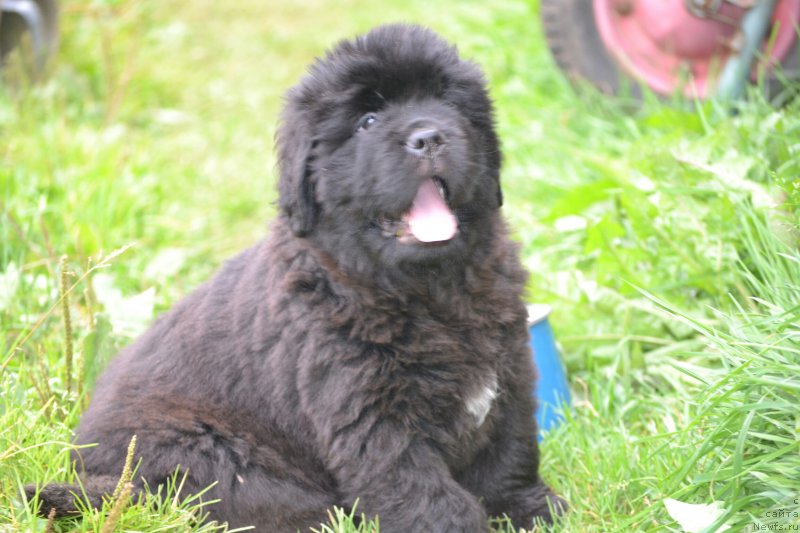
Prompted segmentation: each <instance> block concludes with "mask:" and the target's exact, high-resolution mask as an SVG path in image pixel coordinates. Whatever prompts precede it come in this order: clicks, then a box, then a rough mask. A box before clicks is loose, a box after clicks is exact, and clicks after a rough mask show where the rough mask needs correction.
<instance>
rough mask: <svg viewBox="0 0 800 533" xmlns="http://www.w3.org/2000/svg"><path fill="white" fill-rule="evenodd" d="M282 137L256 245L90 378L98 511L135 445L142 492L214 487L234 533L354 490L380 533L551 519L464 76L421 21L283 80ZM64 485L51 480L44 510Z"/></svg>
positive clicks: (325, 504)
mask: <svg viewBox="0 0 800 533" xmlns="http://www.w3.org/2000/svg"><path fill="white" fill-rule="evenodd" d="M277 150H278V156H279V169H280V184H279V189H280V216H279V217H278V219H277V221H276V222H275V223H274V225H273V227H272V232H271V236H270V237H269V238H268V239H266V240H265V241H264V242H262V243H260V244H258V245H256V246H255V247H254V248H251V249H250V250H247V251H245V252H244V253H242V254H241V255H239V256H238V257H236V258H235V259H233V260H231V261H230V262H228V263H227V264H226V265H225V266H224V267H223V268H222V269H221V271H220V272H219V273H218V274H217V275H216V277H214V278H213V279H212V280H211V281H210V282H208V283H206V284H204V285H202V286H201V287H199V288H198V289H197V290H196V291H195V292H194V293H193V294H191V295H190V296H189V297H188V298H186V299H185V300H183V302H182V303H180V304H178V305H176V306H175V308H174V309H172V310H171V311H170V312H168V313H167V314H165V315H164V316H163V317H161V318H160V319H159V320H158V321H157V322H156V323H155V325H153V327H152V328H151V329H150V330H149V331H148V332H147V333H145V334H144V335H143V336H142V338H140V339H139V340H138V341H137V342H135V343H134V344H133V345H131V346H130V347H128V348H127V349H126V350H124V351H123V352H122V353H121V354H120V355H119V356H118V357H117V358H116V359H115V360H113V361H112V362H111V364H110V365H109V367H108V369H107V370H106V372H105V373H104V374H103V376H102V377H101V378H100V379H99V381H98V383H97V388H96V391H95V393H94V398H93V400H92V403H91V406H90V407H89V409H88V411H87V412H86V414H85V415H84V416H83V419H82V421H81V423H80V425H79V426H78V429H77V442H78V443H79V444H88V443H98V445H97V446H96V447H89V448H83V449H81V450H80V451H78V452H76V453H75V456H74V459H75V461H76V463H77V466H78V469H79V471H80V472H81V477H82V479H83V481H84V486H85V488H86V491H87V495H88V497H89V500H90V502H91V503H93V504H95V505H97V504H98V503H99V502H100V501H101V498H102V497H103V495H104V494H108V493H110V492H112V491H113V489H114V486H115V484H116V478H117V477H118V476H119V473H120V471H121V468H122V465H123V463H124V458H125V452H126V448H127V446H128V443H129V441H130V439H131V436H132V435H137V438H138V445H137V450H136V451H137V454H136V455H137V458H140V459H141V465H140V467H139V470H138V473H137V475H136V478H135V484H136V488H137V490H141V487H142V486H143V483H144V482H145V481H146V483H147V484H148V485H149V486H150V487H155V486H157V485H158V484H161V483H164V482H165V480H167V479H168V477H169V476H170V475H172V474H173V473H174V472H175V471H176V469H177V468H179V469H180V470H181V471H183V472H185V473H186V474H187V480H186V485H185V487H184V489H185V490H186V491H192V492H194V491H200V490H202V489H203V488H205V487H207V486H208V485H211V484H212V483H214V482H216V483H217V484H216V485H215V486H214V487H213V488H212V489H211V490H210V491H209V492H208V493H207V494H208V497H210V498H218V499H219V500H220V501H219V502H218V503H216V504H214V505H211V506H210V507H209V508H208V510H209V512H210V517H211V518H212V519H215V520H218V521H219V522H227V523H228V524H229V525H231V526H248V525H252V526H255V528H256V529H257V530H258V531H263V532H269V533H274V532H289V531H292V532H294V531H296V530H297V529H300V530H303V531H307V530H308V528H309V527H310V526H312V527H313V526H318V525H319V523H320V522H324V521H325V519H326V510H327V509H328V508H331V507H332V506H334V505H338V506H342V507H345V508H348V507H351V506H352V505H353V504H354V502H355V500H356V499H358V501H359V503H358V510H359V511H360V512H364V513H366V514H367V516H374V515H379V516H380V523H381V530H382V531H383V532H384V533H391V532H398V533H409V532H411V533H413V532H426V533H427V532H433V533H444V532H448V533H473V532H485V531H487V530H488V525H487V518H488V517H489V516H502V515H504V514H505V515H508V516H509V517H510V518H511V520H512V521H513V522H514V525H515V526H517V527H530V526H531V524H532V520H533V519H534V518H535V517H543V518H544V519H545V520H549V519H550V512H551V508H555V509H556V510H560V509H561V508H563V503H562V501H561V500H560V499H559V498H558V497H557V496H555V495H554V494H553V493H552V492H551V491H550V489H549V488H548V487H547V486H546V485H545V484H544V483H543V482H542V480H541V478H540V477H539V474H538V466H539V457H538V450H537V443H536V426H535V421H534V400H533V398H532V396H531V390H532V385H533V382H534V368H533V363H532V360H531V355H530V350H529V348H528V333H527V328H526V310H525V306H524V305H523V302H522V299H521V296H522V294H523V287H524V283H525V277H526V276H525V272H524V271H523V269H522V267H521V266H520V262H519V260H518V250H517V246H515V245H514V244H512V243H511V242H510V241H509V240H508V237H507V231H506V228H505V225H504V223H503V220H502V218H501V216H500V212H499V207H500V204H501V203H502V195H501V193H500V183H499V169H500V149H499V146H498V140H497V137H496V134H495V131H494V123H493V116H492V105H491V102H490V100H489V97H488V95H487V91H486V88H485V82H484V78H483V76H482V74H481V72H480V69H479V68H478V67H477V66H475V65H474V64H472V63H469V62H465V61H463V60H461V59H459V57H458V55H457V52H456V49H455V48H454V47H452V46H450V45H448V44H447V43H446V42H444V41H443V40H442V39H441V38H440V37H438V36H437V35H435V34H434V33H432V32H430V31H428V30H426V29H423V28H420V27H416V26H409V25H390V26H383V27H379V28H377V29H375V30H373V31H371V32H370V33H368V34H366V35H364V36H362V37H359V38H357V39H355V40H351V41H344V42H341V43H340V44H339V45H338V46H336V47H335V48H334V49H333V50H332V51H330V52H329V53H328V54H327V55H326V56H325V57H324V58H323V59H321V60H318V61H317V62H316V63H314V64H313V65H312V66H311V68H310V72H309V74H308V75H307V76H306V77H305V78H304V79H303V80H302V81H301V82H300V83H299V85H298V86H297V87H295V88H293V89H292V90H290V91H289V93H288V96H287V101H286V107H285V110H284V112H283V115H282V122H281V126H280V129H279V131H278V134H277ZM34 493H36V491H35V490H33V489H32V488H29V496H32V495H33V494H34ZM72 493H76V494H80V490H79V489H78V488H77V487H76V486H69V485H49V486H47V487H45V488H44V489H42V490H41V491H40V492H39V493H38V495H39V498H40V500H41V502H42V507H41V510H42V512H43V513H44V514H47V513H48V512H49V510H50V509H51V508H56V510H57V512H58V513H59V514H60V515H64V514H69V513H71V512H75V504H74V502H73V496H72Z"/></svg>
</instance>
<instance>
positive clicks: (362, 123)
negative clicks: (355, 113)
mask: <svg viewBox="0 0 800 533" xmlns="http://www.w3.org/2000/svg"><path fill="white" fill-rule="evenodd" d="M377 120H378V117H377V116H376V115H375V113H367V114H366V115H364V116H363V117H361V118H360V119H358V122H357V123H356V131H364V130H366V129H369V127H370V126H372V125H373V124H375V122H377Z"/></svg>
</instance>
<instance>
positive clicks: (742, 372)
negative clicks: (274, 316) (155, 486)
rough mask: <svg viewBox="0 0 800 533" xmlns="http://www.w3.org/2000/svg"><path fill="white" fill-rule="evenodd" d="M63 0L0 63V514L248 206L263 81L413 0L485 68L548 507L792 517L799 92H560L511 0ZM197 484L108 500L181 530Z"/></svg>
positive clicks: (242, 231)
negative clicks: (531, 346) (559, 372)
mask: <svg viewBox="0 0 800 533" xmlns="http://www.w3.org/2000/svg"><path fill="white" fill-rule="evenodd" d="M62 5H63V18H62V20H63V24H62V33H63V39H62V43H61V49H60V52H59V55H58V57H57V58H56V61H55V62H54V65H53V68H52V73H51V76H50V77H49V78H48V80H47V81H46V82H44V83H42V84H40V85H37V86H27V85H26V84H24V83H20V82H19V81H15V78H16V77H15V76H14V73H13V69H10V70H11V73H10V76H8V77H9V79H8V80H7V82H6V83H5V84H4V85H2V86H0V206H1V207H2V216H0V366H1V367H2V370H1V372H2V374H0V531H7V530H8V531H17V530H20V531H26V530H30V531H43V530H45V528H46V523H45V521H44V520H41V519H36V518H34V517H33V516H32V515H31V513H30V511H29V510H28V508H27V507H26V506H25V505H23V504H22V502H21V501H20V488H21V486H22V485H23V484H24V483H26V482H44V481H47V480H67V479H70V478H71V477H72V476H73V473H72V470H71V468H70V464H69V457H68V451H69V439H70V428H72V427H74V426H75V424H76V422H77V419H78V416H79V413H80V409H81V406H82V405H83V404H84V403H85V401H86V397H87V395H88V394H89V392H90V390H91V383H92V380H93V377H94V376H95V375H96V373H97V372H98V371H99V369H100V368H102V366H103V364H104V362H105V361H107V359H108V358H109V357H111V356H112V355H113V354H114V353H115V351H116V350H117V349H118V347H119V346H121V345H123V344H125V343H126V342H129V341H130V339H131V338H132V337H133V336H135V335H136V334H137V333H138V332H140V331H141V330H142V328H143V327H145V325H146V324H147V323H148V322H149V321H150V320H151V319H152V318H153V316H154V315H155V314H157V313H158V312H160V311H162V310H164V309H165V308H167V307H168V306H169V305H171V304H172V303H173V302H175V300H176V299H177V298H179V297H180V296H181V295H183V294H185V293H186V292H188V291H189V290H191V288H192V287H194V286H195V285H197V284H198V283H199V282H200V281H202V280H203V279H205V278H206V277H208V276H209V274H210V273H211V272H212V271H213V270H214V269H215V268H216V267H217V266H218V265H219V263H220V262H221V261H223V260H224V259H225V258H226V257H229V256H231V255H232V254H233V253H235V252H236V251H237V250H240V249H242V248H244V247H246V246H247V245H249V244H251V243H253V242H255V241H256V240H257V239H258V238H259V237H260V236H262V235H263V234H264V232H265V228H266V224H265V223H266V221H267V220H268V219H269V218H270V217H271V216H272V215H273V214H274V206H273V201H274V198H275V193H274V171H273V168H272V167H273V163H274V159H273V155H272V136H273V133H274V128H275V122H276V114H277V111H278V109H279V107H280V95H281V94H282V92H283V91H284V90H285V89H286V88H288V87H289V86H290V85H291V84H292V83H293V82H294V80H296V78H297V77H298V75H299V74H300V73H301V72H302V71H303V68H304V66H305V65H306V64H307V63H308V61H309V60H310V59H311V58H312V57H313V56H314V55H316V54H319V53H320V52H321V51H322V50H323V49H324V48H325V47H326V46H327V45H329V44H330V43H331V42H333V41H334V40H336V39H338V38H341V37H344V36H349V35H352V34H353V33H355V32H357V31H361V30H365V29H367V28H368V27H370V26H372V25H374V24H376V23H379V22H383V21H391V20H411V21H416V22H421V23H424V24H427V25H429V26H432V27H433V28H435V29H436V30H438V31H440V32H441V33H443V34H444V35H445V36H446V37H448V38H450V39H452V40H453V41H455V42H457V43H458V44H459V47H460V49H461V50H462V53H463V54H465V55H466V56H468V57H471V58H473V59H475V60H476V61H478V62H479V63H481V64H482V65H483V66H484V67H485V69H486V71H487V74H488V77H489V79H490V80H491V86H492V93H493V96H494V98H495V100H496V103H497V107H498V118H499V123H500V133H501V137H502V139H503V141H504V148H505V170H504V175H503V179H504V184H505V191H506V198H507V205H506V207H505V208H504V209H505V213H506V215H507V217H508V218H509V219H510V220H511V222H512V224H513V225H514V227H515V228H516V237H517V238H518V239H519V240H520V241H521V242H522V243H523V245H524V255H525V260H526V263H527V265H528V266H529V268H530V270H531V273H532V276H531V281H530V297H531V299H532V300H535V301H540V302H546V303H549V304H551V305H552V306H553V307H554V309H555V311H554V313H553V315H552V322H553V325H554V328H555V330H556V335H557V337H558V338H559V340H560V344H561V348H562V351H563V354H564V357H565V360H566V362H567V366H568V369H569V372H570V376H571V385H572V389H573V393H574V396H575V405H574V409H573V411H572V412H571V414H569V415H568V418H569V419H568V421H567V423H566V424H564V425H563V426H561V427H560V428H559V429H558V430H556V432H555V433H554V434H551V435H549V436H548V437H547V438H546V439H545V441H544V444H543V466H542V469H543V472H544V476H545V478H546V479H547V480H548V481H549V482H550V483H551V484H552V485H553V486H554V487H555V488H556V489H557V490H558V491H559V492H560V493H561V494H563V495H564V496H565V497H566V498H567V499H568V500H569V501H570V503H571V511H570V513H569V514H568V515H567V517H566V518H565V519H564V520H563V521H562V522H561V523H560V524H559V525H558V526H557V530H563V531H682V530H683V527H685V528H686V530H692V531H698V530H699V529H697V528H698V527H700V526H699V525H698V521H701V520H700V518H698V516H699V517H705V516H709V515H710V514H712V513H713V512H714V511H713V510H714V509H718V510H719V511H718V513H717V514H718V515H719V518H718V520H717V523H716V525H712V526H711V528H710V529H709V530H715V529H717V528H718V527H719V526H720V525H721V524H723V523H727V524H729V525H730V526H731V527H732V528H733V530H741V529H742V528H743V527H747V528H749V529H750V530H753V525H754V524H757V525H765V526H769V525H773V524H783V525H784V526H791V525H792V524H794V525H797V524H798V522H799V521H800V519H799V518H798V515H797V514H796V513H800V505H798V502H800V415H798V412H800V411H798V409H797V405H798V404H799V403H800V377H799V376H800V336H799V335H798V331H800V253H798V249H797V243H798V233H797V231H798V220H799V218H798V214H799V213H800V179H799V178H798V176H800V164H798V161H799V160H800V157H798V149H800V118H798V117H800V113H798V111H800V105H798V104H797V103H795V104H792V105H790V106H788V107H786V108H783V109H777V110H776V109H772V108H770V107H769V106H768V105H766V104H765V103H764V102H762V101H761V100H760V98H759V97H758V96H757V95H756V94H752V95H750V97H749V98H748V100H747V102H746V103H743V104H741V105H740V106H739V109H738V112H737V113H729V112H727V110H725V109H722V108H721V107H720V106H718V105H715V104H713V103H706V104H685V103H660V102H656V101H652V99H650V100H649V101H647V102H645V104H644V106H642V108H640V109H639V110H637V111H633V112H632V111H630V109H629V108H628V109H626V106H624V105H623V104H621V103H618V102H612V101H610V100H608V99H605V98H602V97H599V96H598V95H596V94H594V93H592V92H591V91H578V92H576V91H575V90H573V89H572V88H570V87H569V86H568V85H567V83H566V82H565V81H564V80H563V78H562V77H561V75H560V74H559V72H558V71H557V70H556V69H555V68H554V66H553V64H552V62H551V60H550V59H549V56H548V54H547V52H546V49H545V46H544V43H543V40H542V36H541V30H540V28H539V25H538V19H537V7H536V5H535V2H526V1H523V0H501V1H498V2H493V3H491V7H489V4H487V3H483V2H473V1H467V2H464V1H458V2H457V1H455V0H443V1H440V2H436V3H434V2H430V1H429V0H426V1H421V0H403V1H402V2H400V1H394V0H393V1H390V2H382V3H376V2H364V1H362V0H346V1H344V2H336V3H334V2H328V1H326V0H309V1H306V2H277V1H274V0H258V1H256V0H240V1H239V2H215V1H211V0H193V1H192V2H178V1H174V0H173V1H162V2H158V1H155V0H139V1H134V0H72V1H65V2H63V3H62ZM345 13H346V14H347V15H346V16H344V15H343V14H345ZM62 256H66V262H65V263H64V264H63V265H62V264H61V257H62ZM62 277H63V284H64V286H65V287H67V288H68V289H70V290H69V298H68V300H69V302H68V308H69V310H70V316H71V330H72V334H71V336H67V335H65V328H64V324H63V313H62V309H61V304H62V302H61V301H60V300H59V294H60V289H59V287H60V286H61V284H62ZM62 292H63V291H62ZM65 339H71V342H69V343H68V344H69V345H70V347H71V348H72V349H73V351H74V357H73V362H72V363H71V364H69V363H68V357H67V356H66V354H67V351H68V350H67V348H66V346H65V345H66V344H67V343H66V342H65ZM120 468H122V465H120ZM671 500H678V501H680V502H685V503H689V504H696V506H695V507H690V508H689V509H690V510H692V511H695V512H696V515H697V516H695V517H694V518H692V517H691V516H690V517H689V518H686V517H685V516H681V515H680V513H678V512H677V511H675V510H674V508H675V505H674V504H672V503H670V502H671ZM159 502H161V503H160V504H159ZM715 502H716V503H715ZM195 504H196V502H192V501H190V502H187V503H184V504H182V505H179V504H177V503H175V502H174V500H173V499H171V498H170V497H169V495H168V494H161V495H160V496H158V497H154V498H153V499H152V500H151V501H150V505H148V506H132V507H128V508H127V509H126V510H125V511H124V513H123V514H122V517H121V519H120V522H119V523H118V524H117V527H119V528H124V529H125V530H140V531H156V530H159V531H167V530H185V529H187V528H189V527H192V526H191V525H192V524H193V523H194V518H193V517H194V512H195V510H196V509H194V507H193V506H194V505H195ZM701 504H705V505H714V506H715V507H713V508H711V507H708V508H706V507H700V505H701ZM110 505H112V504H110ZM668 509H673V510H672V513H670V512H669V510H668ZM106 511H109V509H106ZM109 514H113V513H110V512H100V513H97V512H95V513H91V512H90V513H87V515H86V517H85V518H84V519H83V520H76V521H67V522H62V523H60V524H58V523H57V524H55V525H54V526H53V530H54V531H68V530H70V531H71V530H78V531H97V530H100V529H101V528H102V527H103V524H104V523H105V524H106V525H105V527H106V528H109V527H110V526H112V525H113V524H111V523H110V522H113V521H114V520H116V519H109V518H107V516H108V515H109ZM675 517H677V518H680V519H681V520H682V521H684V522H685V525H684V526H681V525H680V524H679V523H678V522H676V520H675ZM687 521H688V522H687ZM338 522H341V523H343V524H346V523H347V520H346V519H342V520H338ZM692 523H693V524H694V526H692ZM194 527H196V526H194ZM337 527H338V528H339V529H336V528H337ZM693 527H694V529H692V528H693ZM798 527H800V526H798ZM329 529H330V530H331V531H342V532H348V531H353V530H354V529H353V528H352V527H350V526H347V525H341V526H329ZM329 529H325V530H324V531H328V530H329Z"/></svg>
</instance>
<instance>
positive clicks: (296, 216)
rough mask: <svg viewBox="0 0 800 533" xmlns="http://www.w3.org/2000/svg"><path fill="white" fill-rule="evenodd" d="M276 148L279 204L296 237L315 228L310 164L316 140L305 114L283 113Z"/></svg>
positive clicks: (314, 206) (313, 193)
mask: <svg viewBox="0 0 800 533" xmlns="http://www.w3.org/2000/svg"><path fill="white" fill-rule="evenodd" d="M275 139H276V145H277V149H278V171H279V174H280V180H279V181H278V194H279V196H280V198H279V200H278V205H279V207H280V209H281V213H283V215H284V217H286V220H287V221H288V222H289V228H290V229H291V230H292V233H294V235H295V236H297V237H305V236H306V235H308V234H309V233H311V231H312V230H313V229H314V224H315V222H316V219H317V210H318V206H317V202H316V199H315V187H314V176H313V168H312V166H311V163H312V161H313V157H314V156H313V150H314V148H315V147H316V144H317V141H315V140H314V139H313V138H312V137H311V134H310V132H309V131H308V128H307V127H306V125H305V121H304V117H301V116H292V113H285V114H284V117H283V121H282V122H281V126H280V127H279V129H278V132H277V133H276V135H275Z"/></svg>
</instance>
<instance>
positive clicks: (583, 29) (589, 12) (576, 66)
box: [540, 0, 641, 98]
mask: <svg viewBox="0 0 800 533" xmlns="http://www.w3.org/2000/svg"><path fill="white" fill-rule="evenodd" d="M540 6H541V7H540V9H541V11H540V13H541V18H542V25H543V26H544V35H545V39H546V40H547V46H548V47H549V48H550V52H551V53H552V54H553V58H554V59H555V61H556V63H557V64H558V66H559V67H560V68H561V70H563V71H564V72H565V73H566V75H567V77H568V78H569V79H570V81H572V82H573V83H580V82H581V81H588V82H590V83H591V84H592V85H594V86H595V87H597V88H598V89H600V90H601V91H603V92H604V93H607V94H615V95H616V94H620V93H621V92H623V91H622V89H623V88H624V89H625V90H626V91H628V92H629V93H630V94H631V95H633V96H636V97H637V98H638V97H641V89H640V87H639V85H638V82H636V81H635V80H633V79H632V78H630V77H629V76H627V75H626V74H625V73H624V72H622V71H621V70H620V69H619V67H618V66H617V63H616V61H615V60H614V58H613V57H612V56H611V55H610V54H609V53H608V52H607V51H606V47H605V45H604V44H603V41H602V39H601V38H600V34H599V33H598V31H597V26H596V25H595V21H594V7H593V6H592V2H591V1H590V0H541V2H540Z"/></svg>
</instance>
